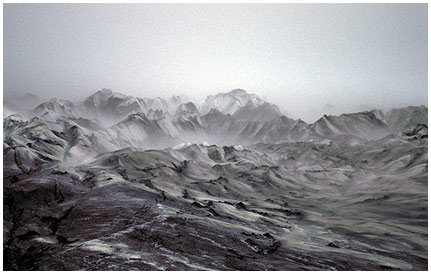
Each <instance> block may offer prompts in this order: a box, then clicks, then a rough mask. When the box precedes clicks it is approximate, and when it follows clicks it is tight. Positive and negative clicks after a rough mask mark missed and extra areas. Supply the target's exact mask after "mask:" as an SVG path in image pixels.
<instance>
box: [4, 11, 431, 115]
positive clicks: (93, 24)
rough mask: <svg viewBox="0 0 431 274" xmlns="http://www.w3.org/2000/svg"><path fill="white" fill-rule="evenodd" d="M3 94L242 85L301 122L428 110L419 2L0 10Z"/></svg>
mask: <svg viewBox="0 0 431 274" xmlns="http://www.w3.org/2000/svg"><path fill="white" fill-rule="evenodd" d="M3 11H4V32H3V33H4V63H3V66H4V78H3V80H4V92H5V94H6V95H8V94H12V93H17V94H23V93H25V92H31V93H34V94H36V95H38V96H40V97H59V98H66V99H71V100H77V99H80V98H82V97H85V96H88V95H90V94H92V93H94V92H96V91H97V90H100V89H102V88H110V89H112V90H114V91H117V92H122V93H125V94H130V95H134V96H140V97H155V96H160V97H169V96H171V95H173V94H186V95H188V96H189V97H191V98H194V99H196V100H203V99H204V98H205V97H206V96H207V95H209V94H215V93H219V92H227V91H230V90H232V89H234V88H243V89H246V90H247V91H249V92H251V93H255V94H257V95H260V96H262V97H265V98H266V99H267V100H268V101H270V102H273V103H276V104H278V105H279V106H280V107H282V108H284V109H285V110H286V112H287V113H288V114H289V116H291V117H292V118H299V117H300V118H302V119H303V120H306V121H308V122H312V120H315V119H317V118H318V117H319V116H321V115H323V114H324V113H327V114H330V113H335V114H337V113H338V112H347V111H356V110H358V108H359V107H360V106H361V105H362V107H363V106H364V105H366V106H372V107H378V108H384V109H385V108H386V109H387V108H389V107H399V106H406V105H422V104H424V105H427V24H428V23H427V5H426V4H309V5H305V4H235V5H230V4H229V5H227V4H218V5H213V4H211V5H210V4H196V5H190V4H129V5H120V4H62V5H57V4H4V10H3Z"/></svg>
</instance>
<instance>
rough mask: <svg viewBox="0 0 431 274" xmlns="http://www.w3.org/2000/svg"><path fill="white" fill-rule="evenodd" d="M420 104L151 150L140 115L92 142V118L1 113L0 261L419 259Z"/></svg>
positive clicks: (423, 239)
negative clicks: (281, 133)
mask: <svg viewBox="0 0 431 274" xmlns="http://www.w3.org/2000/svg"><path fill="white" fill-rule="evenodd" d="M125 98H126V99H127V100H128V101H127V102H129V101H130V100H131V99H130V98H129V97H125ZM213 99H214V98H212V99H211V100H208V102H207V105H210V104H211V105H216V103H215V102H216V101H215V100H213ZM224 100H225V99H224ZM132 101H133V100H132ZM133 102H134V101H133ZM133 102H132V103H133ZM138 102H141V101H138ZM142 102H144V101H142ZM222 102H223V107H225V106H226V105H228V104H227V103H226V100H225V101H222ZM51 103H55V102H54V101H52V102H51ZM93 103H94V105H100V104H102V103H103V102H101V101H97V100H96V101H94V102H93ZM129 103H130V102H129ZM259 103H260V102H259ZM152 104H156V102H153V101H152ZM241 104H243V102H242V101H241ZM241 104H238V105H235V108H230V109H229V111H231V110H232V109H236V108H239V109H241V108H240V107H241ZM207 108H208V107H207ZM60 109H61V108H60ZM180 109H181V110H187V109H190V110H191V111H194V108H193V107H191V106H190V105H189V106H188V107H186V106H185V105H183V106H181V108H180ZM419 109H422V110H423V111H424V108H419ZM416 110H417V109H413V111H412V109H410V110H409V109H407V110H405V111H404V110H397V111H398V112H396V111H395V113H394V111H393V112H391V113H389V114H388V115H387V116H386V118H387V119H388V120H389V121H391V122H388V121H383V120H380V119H379V120H378V121H375V120H374V118H373V117H377V116H376V115H371V114H367V113H365V114H359V115H350V116H348V115H347V116H340V117H322V119H321V120H319V121H318V122H316V123H315V124H314V125H311V126H307V125H303V124H301V123H300V122H298V121H296V122H295V124H292V125H290V126H289V127H290V128H291V130H289V131H288V132H294V130H293V128H295V127H296V126H300V127H301V130H299V131H297V132H302V130H303V129H304V128H305V129H306V130H308V132H309V133H307V134H308V135H307V138H308V137H309V136H312V135H313V134H314V135H313V136H317V137H319V138H318V140H313V141H312V140H306V141H300V140H292V139H294V138H296V137H295V136H294V135H289V136H290V137H289V138H285V139H287V140H283V138H279V137H277V135H276V134H275V135H273V136H272V137H271V138H273V139H274V138H277V142H255V143H253V142H251V141H250V142H246V143H244V144H242V145H241V144H238V143H237V144H236V145H220V144H218V145H212V142H210V141H208V142H205V143H204V142H198V143H195V142H185V143H182V144H176V145H172V146H169V147H165V148H157V149H150V150H148V149H147V150H146V149H140V148H139V147H138V144H139V142H140V141H139V140H138V139H139V138H137V136H139V135H140V134H144V133H145V134H147V135H146V137H145V138H147V139H146V140H152V139H151V138H154V139H157V136H155V135H154V134H155V131H154V130H153V131H152V129H154V128H157V125H155V124H154V121H155V120H151V121H150V119H147V118H146V117H144V116H139V115H138V116H137V117H134V116H129V118H130V119H129V120H128V122H127V123H129V122H130V123H132V122H133V121H138V123H137V124H136V123H134V122H133V129H134V130H135V131H136V132H137V133H136V134H135V133H133V132H130V131H128V133H127V134H128V135H129V137H130V138H132V137H133V138H134V139H133V140H131V141H130V142H129V143H133V144H135V146H131V147H128V148H123V149H119V147H117V145H118V143H116V142H117V141H118V142H120V139H124V138H123V137H118V136H120V135H116V134H114V133H113V132H114V131H113V130H112V127H111V128H110V129H108V130H106V131H105V132H109V131H110V134H111V135H110V136H111V137H112V136H114V137H115V136H117V137H118V138H117V139H116V142H115V143H110V144H108V143H104V144H102V143H100V142H101V141H102V139H100V140H98V142H99V143H98V144H99V146H98V147H97V148H99V150H98V149H96V146H94V145H95V143H94V141H95V140H96V139H97V138H96V137H97V136H95V135H92V134H93V133H94V132H98V131H100V130H105V129H101V128H100V126H101V125H100V124H94V123H92V122H91V120H86V119H83V118H78V117H75V118H73V119H72V118H67V119H66V120H67V122H65V120H64V119H65V118H64V117H62V118H61V119H62V120H61V121H59V120H55V119H54V120H49V121H48V119H46V120H44V119H43V118H41V119H38V118H36V119H30V120H27V119H25V118H20V117H18V116H17V115H15V116H9V117H7V118H5V119H4V128H3V131H4V144H3V160H4V166H3V171H4V178H3V199H4V209H3V216H4V217H3V218H4V219H3V221H4V226H3V236H4V237H3V239H4V242H3V251H4V269H5V270H427V265H428V255H427V252H428V215H427V212H428V200H427V197H428V185H427V179H428V162H427V160H428V159H427V158H428V144H427V142H428V135H427V121H426V120H425V121H424V120H423V119H422V118H421V117H426V116H423V115H422V114H420V113H419V114H418V113H417V112H415V111H416ZM422 110H421V111H422ZM426 111H427V109H426ZM69 113H72V112H69ZM370 113H371V112H370ZM51 114H52V113H51ZM189 114H190V113H189ZM391 115H392V116H391ZM54 116H55V115H50V116H49V119H51V118H52V117H54ZM190 117H195V116H193V115H192V116H189V118H190ZM229 117H230V116H229ZM391 117H392V118H391ZM406 117H407V118H406ZM418 117H419V118H418ZM198 118H199V119H200V118H201V117H200V116H199V115H198V116H196V117H195V118H194V119H195V120H193V121H195V122H196V123H200V121H199V119H198ZM56 119H57V118H56ZM142 119H144V120H145V119H147V120H146V121H145V123H144V125H142V126H141V127H140V126H139V125H140V124H139V123H141V120H142ZM229 119H230V118H229ZM382 119H383V118H382ZM421 119H422V120H421ZM394 121H398V122H394ZM279 122H280V120H277V119H275V120H274V122H273V124H271V125H270V126H269V125H268V124H266V126H264V129H267V130H268V129H270V128H277V125H278V126H280V125H279V124H278V123H279ZM265 123H266V122H265ZM355 123H356V124H355ZM368 123H369V124H368ZM192 124H193V123H192ZM192 124H190V123H188V124H187V125H189V126H191V125H192ZM400 124H402V125H400ZM254 125H257V124H256V122H255V121H254ZM123 126H124V124H123ZM260 127H262V124H261V125H260ZM130 128H131V127H129V128H128V129H130ZM203 128H204V130H208V128H207V127H203ZM158 129H159V130H161V131H163V128H160V127H158ZM231 129H232V127H231ZM389 129H391V130H392V132H393V133H391V134H384V133H385V132H387V131H389ZM244 130H246V131H247V132H249V133H250V132H251V131H252V130H255V129H253V128H251V126H247V128H246V129H243V130H242V131H244ZM256 130H262V129H261V128H258V129H256ZM272 132H275V131H272ZM357 132H359V133H357ZM364 132H365V133H366V134H365V133H364ZM367 132H368V133H367ZM371 132H374V135H373V134H371ZM194 133H195V134H197V133H199V131H198V132H197V133H196V131H194ZM122 134H124V135H127V134H126V131H124V130H123V131H122ZM134 134H135V135H134ZM151 134H153V135H151ZM160 134H162V133H160ZM163 134H165V133H163ZM295 134H296V133H295ZM298 134H299V133H298ZM369 135H373V136H372V138H370V139H369V140H367V139H366V138H364V137H366V136H369ZM121 136H123V135H121ZM163 136H165V135H163ZM166 136H167V137H166V138H168V137H169V136H171V135H169V134H166ZM286 136H287V135H286ZM263 137H265V135H263ZM169 138H173V137H172V136H171V137H169ZM265 138H266V137H265ZM289 139H291V140H289ZM111 140H114V139H111ZM124 144H128V143H127V142H126V141H124ZM147 144H148V143H147ZM109 145H111V146H112V148H117V149H112V150H106V151H100V150H102V148H105V149H106V148H107V147H109Z"/></svg>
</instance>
